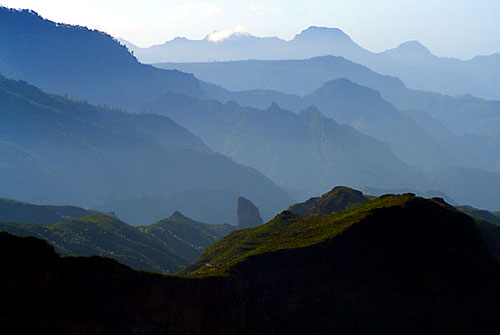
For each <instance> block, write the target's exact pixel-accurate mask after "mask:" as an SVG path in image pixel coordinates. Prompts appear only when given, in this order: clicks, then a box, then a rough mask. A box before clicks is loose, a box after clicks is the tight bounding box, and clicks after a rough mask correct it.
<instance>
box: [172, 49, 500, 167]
mask: <svg viewBox="0 0 500 335" xmlns="http://www.w3.org/2000/svg"><path fill="white" fill-rule="evenodd" d="M175 67H176V68H179V69H180V70H183V71H187V72H193V73H195V74H196V76H198V77H199V78H201V79H202V80H206V81H212V82H214V83H216V84H219V85H221V86H222V87H224V88H227V89H229V90H234V91H237V92H228V91H225V90H222V89H220V88H218V89H217V88H214V87H212V86H210V85H207V84H204V83H202V87H203V90H204V91H205V92H206V94H208V95H211V96H212V97H213V98H214V99H218V100H220V101H230V100H234V101H237V102H239V103H240V104H241V105H243V106H252V107H257V108H266V107H267V106H269V105H270V104H271V103H273V102H276V103H278V104H279V105H280V106H282V107H283V108H286V109H289V110H293V111H295V112H299V111H300V110H302V109H304V108H306V106H308V105H309V104H311V103H312V102H311V101H308V102H307V103H305V102H304V99H303V97H304V96H306V95H310V94H311V92H314V91H316V90H318V89H319V88H321V87H322V86H324V84H325V83H326V82H330V81H331V80H333V79H342V78H346V79H349V80H350V81H352V82H355V83H357V84H359V85H362V86H366V87H368V88H371V89H373V90H376V91H378V92H380V94H381V97H382V98H383V99H385V100H387V101H388V102H390V103H391V104H392V105H394V107H396V108H397V109H398V110H400V111H402V112H403V114H405V115H406V117H407V118H410V119H411V120H412V121H413V122H414V123H416V124H417V125H418V126H419V127H420V128H421V129H422V130H424V131H425V132H426V133H427V134H428V135H430V136H431V137H432V138H433V140H434V141H435V142H437V144H438V146H439V147H441V148H442V149H444V150H445V151H447V152H449V153H450V154H451V155H452V157H454V158H456V159H458V160H459V163H460V164H463V165H466V166H468V167H475V168H481V169H485V170H492V171H498V172H500V160H499V159H498V157H500V156H499V155H497V153H498V152H499V146H498V145H497V144H498V143H500V136H499V135H500V102H499V101H486V100H483V99H479V98H474V97H472V96H470V95H466V96H454V97H452V96H447V95H442V94H438V93H432V92H424V91H416V90H410V89H408V88H406V87H405V86H404V84H403V83H402V82H401V80H399V79H398V78H395V77H390V76H384V75H380V74H378V73H375V72H373V71H371V70H370V69H368V68H367V67H365V66H362V65H359V64H356V63H353V62H351V61H348V60H346V59H344V58H342V57H334V56H326V57H317V58H312V59H307V60H287V61H241V62H219V63H196V64H195V63H193V64H175ZM234 73H238V76H234V75H233V74H234ZM282 92H283V93H282ZM334 102H335V101H334V100H333V99H332V101H331V102H329V103H330V104H333V103H334ZM320 111H321V112H322V113H325V114H327V115H328V111H325V110H322V109H321V108H320ZM438 129H441V130H438ZM443 130H444V131H443ZM424 142H428V140H426V141H424ZM391 145H392V143H391ZM415 145H420V143H419V142H418V141H416V142H415ZM434 152H436V150H434ZM408 154H410V152H408ZM445 157H446V158H447V157H448V156H443V157H442V158H445ZM421 158H422V157H421Z"/></svg>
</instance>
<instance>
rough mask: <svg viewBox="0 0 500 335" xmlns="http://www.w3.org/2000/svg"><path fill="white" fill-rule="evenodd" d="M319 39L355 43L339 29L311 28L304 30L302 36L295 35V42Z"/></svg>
mask: <svg viewBox="0 0 500 335" xmlns="http://www.w3.org/2000/svg"><path fill="white" fill-rule="evenodd" d="M318 38H321V39H323V38H328V39H335V40H337V41H342V42H350V43H353V41H352V39H351V37H349V35H347V34H346V33H344V32H343V31H342V30H341V29H339V28H329V27H318V26H311V27H309V28H307V29H305V30H303V31H302V32H301V33H300V34H298V35H295V38H294V40H301V39H302V40H303V39H318Z"/></svg>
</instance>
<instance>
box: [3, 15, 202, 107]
mask: <svg viewBox="0 0 500 335" xmlns="http://www.w3.org/2000/svg"><path fill="white" fill-rule="evenodd" d="M0 22H2V26H1V30H0V59H1V61H0V73H1V74H3V75H5V76H7V77H9V78H14V79H22V80H25V81H27V82H29V83H31V84H33V85H35V86H37V87H40V88H41V89H43V90H45V91H48V92H51V93H57V94H67V95H68V96H70V97H72V98H77V99H81V100H88V101H89V102H91V103H94V104H107V105H111V106H121V107H127V108H132V107H133V106H137V105H140V104H141V103H143V102H144V101H148V100H149V99H151V98H152V97H154V96H155V95H156V94H162V93H165V92H178V93H186V94H191V95H196V94H199V93H200V88H199V84H198V81H197V80H196V79H195V78H194V77H193V76H192V75H188V74H184V73H180V72H178V71H163V70H158V69H157V68H154V67H152V66H149V65H143V64H140V63H139V62H138V61H137V60H136V58H135V57H134V56H132V55H131V54H130V53H129V52H128V50H127V48H126V47H124V46H123V45H121V44H120V43H119V42H118V41H116V40H115V39H113V38H112V37H111V36H109V35H107V34H105V33H102V32H100V31H96V30H89V29H87V28H85V27H79V26H70V25H66V24H60V23H55V22H52V21H49V20H46V19H43V18H42V17H40V16H39V15H38V14H36V13H35V12H33V11H29V10H22V11H18V10H13V9H8V8H5V7H0Z"/></svg>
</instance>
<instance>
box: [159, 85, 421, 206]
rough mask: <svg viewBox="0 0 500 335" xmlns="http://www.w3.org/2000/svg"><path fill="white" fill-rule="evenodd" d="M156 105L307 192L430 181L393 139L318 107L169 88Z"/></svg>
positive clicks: (240, 159) (213, 144)
mask: <svg viewBox="0 0 500 335" xmlns="http://www.w3.org/2000/svg"><path fill="white" fill-rule="evenodd" d="M150 108H151V109H152V110H153V111H155V112H157V113H161V114H163V115H166V116H168V117H170V118H172V119H173V120H175V121H176V122H178V123H179V124H181V125H183V126H184V127H186V128H187V129H189V130H190V131H191V132H193V133H195V134H199V135H200V136H201V138H202V139H203V141H204V142H205V143H207V144H208V145H209V146H210V147H212V148H214V149H215V150H216V151H218V152H222V153H224V154H226V155H228V156H230V157H232V158H233V159H235V160H236V161H238V162H241V163H243V164H247V165H250V166H253V167H255V168H257V169H258V170H259V171H262V172H263V173H264V174H265V175H266V176H267V177H269V178H270V179H272V180H274V181H276V182H277V183H278V184H279V185H283V186H287V187H292V188H295V189H299V190H302V191H305V192H306V193H309V194H317V193H322V192H325V191H327V190H328V189H329V188H330V186H331V185H334V184H346V185H350V186H356V187H360V186H363V185H370V186H374V187H375V186H376V185H377V187H382V188H383V187H402V186H403V185H406V186H408V185H413V187H417V188H425V186H426V179H425V177H424V176H423V175H422V173H420V172H419V171H418V170H417V169H413V168H411V167H409V166H408V165H406V164H405V163H404V162H402V161H401V160H400V159H398V158H397V157H396V156H395V155H394V153H393V151H392V150H391V148H390V147H389V146H388V145H386V144H385V143H382V142H380V141H377V140H375V139H374V138H372V137H369V136H366V135H363V134H361V133H360V132H358V131H357V130H355V129H354V128H352V127H350V126H346V125H339V124H338V123H337V122H335V121H334V120H333V119H330V118H327V117H325V116H324V115H322V114H321V113H320V112H319V111H318V110H317V109H316V108H315V107H311V108H307V109H305V110H303V111H301V112H300V113H298V114H296V113H293V112H291V111H288V110H284V109H282V108H280V107H279V106H278V105H277V104H273V105H271V106H270V107H269V108H267V109H266V110H259V109H255V108H249V107H242V106H240V105H238V104H237V103H235V102H227V103H225V104H223V103H220V102H217V101H200V100H198V99H195V98H191V97H185V96H181V95H174V94H166V95H164V96H163V97H160V98H158V99H157V100H156V101H155V102H154V103H153V104H152V105H151V107H150ZM390 185H392V186H390ZM258 207H259V208H260V206H259V205H258Z"/></svg>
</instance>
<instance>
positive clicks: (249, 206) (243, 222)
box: [238, 197, 264, 228]
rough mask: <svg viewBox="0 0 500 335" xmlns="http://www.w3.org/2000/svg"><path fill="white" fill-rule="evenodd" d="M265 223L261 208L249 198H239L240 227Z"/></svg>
mask: <svg viewBox="0 0 500 335" xmlns="http://www.w3.org/2000/svg"><path fill="white" fill-rule="evenodd" d="M263 223H264V220H262V217H261V216H260V213H259V209H258V208H257V207H256V206H255V205H254V204H253V203H252V202H251V201H250V200H248V199H246V198H244V197H239V198H238V226H239V227H240V228H253V227H257V226H260V225H261V224H263Z"/></svg>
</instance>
